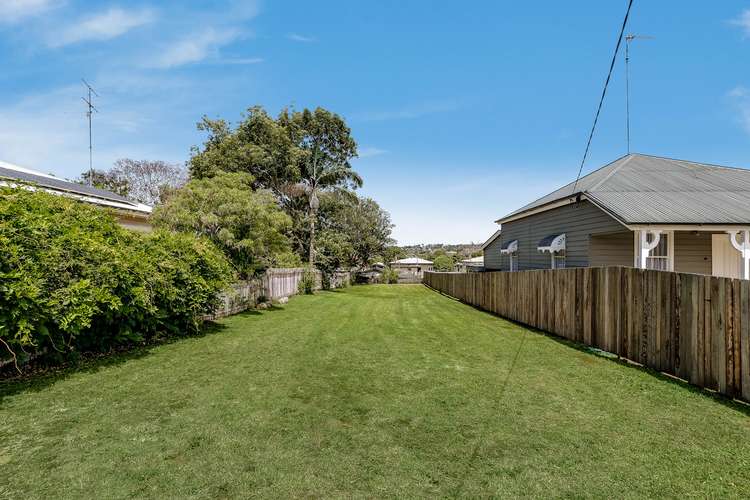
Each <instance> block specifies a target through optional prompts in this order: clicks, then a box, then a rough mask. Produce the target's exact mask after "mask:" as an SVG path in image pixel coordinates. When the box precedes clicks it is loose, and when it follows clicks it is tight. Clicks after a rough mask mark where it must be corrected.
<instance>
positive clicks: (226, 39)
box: [150, 28, 247, 68]
mask: <svg viewBox="0 0 750 500" xmlns="http://www.w3.org/2000/svg"><path fill="white" fill-rule="evenodd" d="M238 36H239V32H238V31H237V30H234V29H225V30H223V31H221V32H219V31H217V30H215V29H213V28H208V29H206V30H204V31H203V32H202V33H200V34H198V35H196V36H190V37H186V38H183V39H182V40H178V41H177V42H175V43H174V44H173V45H171V46H169V47H167V49H166V50H165V51H164V52H163V53H162V55H161V56H159V57H158V58H157V59H155V60H154V61H152V62H151V63H150V66H152V67H156V68H174V67H176V66H182V65H184V64H190V63H195V62H200V61H202V60H204V59H206V58H208V57H210V56H215V55H216V54H217V53H218V49H219V48H220V47H221V46H223V45H226V44H228V43H230V42H232V41H233V40H235V39H237V37H238ZM246 64H247V63H246Z"/></svg>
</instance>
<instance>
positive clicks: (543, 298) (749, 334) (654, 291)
mask: <svg viewBox="0 0 750 500" xmlns="http://www.w3.org/2000/svg"><path fill="white" fill-rule="evenodd" d="M424 283H425V284H426V285H427V286H429V287H431V288H433V289H435V290H437V291H440V292H442V293H444V294H446V295H450V296H451V297H455V298H456V299H459V300H461V301H463V302H466V303H468V304H471V305H474V306H477V307H479V308H481V309H484V310H486V311H490V312H493V313H495V314H498V315H500V316H503V317H505V318H508V319H511V320H514V321H517V322H519V323H523V324H525V325H529V326H532V327H535V328H539V329H540V330H544V331H547V332H550V333H553V334H556V335H559V336H561V337H564V338H566V339H570V340H573V341H575V342H579V343H582V344H585V345H588V346H592V347H596V348H599V349H602V350H604V351H608V352H611V353H614V354H617V355H618V356H621V357H623V358H626V359H628V360H631V361H635V362H637V363H640V364H642V365H645V366H648V367H650V368H653V369H655V370H659V371H662V372H664V373H668V374H671V375H675V376H677V377H680V378H682V379H684V380H686V381H688V382H690V383H691V384H694V385H697V386H699V387H705V388H708V389H713V390H716V391H718V392H720V393H722V394H726V395H727V396H730V397H736V398H741V399H744V400H746V401H750V281H748V280H737V279H730V278H717V277H712V276H700V275H696V274H683V273H672V272H665V271H651V270H642V269H634V268H627V267H603V268H578V269H556V270H538V271H521V272H512V273H511V272H486V273H435V272H428V273H425V278H424Z"/></svg>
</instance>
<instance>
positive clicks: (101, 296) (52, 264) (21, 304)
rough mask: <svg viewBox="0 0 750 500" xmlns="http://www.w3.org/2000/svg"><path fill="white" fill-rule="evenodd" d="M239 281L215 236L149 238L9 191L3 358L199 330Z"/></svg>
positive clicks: (5, 194)
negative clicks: (204, 318)
mask: <svg viewBox="0 0 750 500" xmlns="http://www.w3.org/2000/svg"><path fill="white" fill-rule="evenodd" d="M231 281H232V271H231V267H230V265H229V263H228V261H227V260H226V258H225V257H224V256H223V254H221V252H219V251H218V250H217V249H216V248H215V247H214V245H213V244H212V243H211V242H209V241H207V240H205V239H201V238H197V237H195V236H192V235H186V234H176V233H167V232H156V233H153V234H150V235H143V234H139V233H135V232H132V231H128V230H126V229H123V228H121V227H120V226H119V225H118V224H117V223H116V221H115V219H114V218H113V217H112V216H111V215H109V214H108V213H107V212H105V211H104V210H101V209H98V208H96V207H92V206H88V205H84V204H82V203H79V202H76V201H75V200H71V199H68V198H64V197H60V196H54V195H50V194H46V193H41V192H30V191H26V190H18V189H7V188H5V189H0V339H1V340H2V344H4V345H0V359H4V358H5V359H7V358H9V357H12V355H11V351H12V352H13V353H14V354H15V355H16V357H17V358H18V361H19V363H21V362H23V361H24V360H25V359H28V358H30V357H31V356H32V355H40V354H42V355H44V356H46V357H48V358H52V360H62V359H65V358H67V357H70V356H75V355H76V353H78V352H82V351H104V350H108V349H111V348H113V347H117V346H121V345H125V344H133V343H138V342H144V341H148V340H151V339H153V338H155V337H162V336H174V335H182V334H185V333H190V332H194V331H195V330H196V329H197V328H198V327H199V324H200V317H201V316H202V315H204V314H207V313H209V312H211V311H212V310H213V309H214V308H215V307H216V305H217V294H218V292H220V291H221V290H223V289H224V288H225V287H226V286H228V284H229V283H230V282H231Z"/></svg>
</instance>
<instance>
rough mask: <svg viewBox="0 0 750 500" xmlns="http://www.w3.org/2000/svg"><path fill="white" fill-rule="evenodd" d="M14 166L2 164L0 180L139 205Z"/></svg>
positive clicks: (107, 192) (108, 193)
mask: <svg viewBox="0 0 750 500" xmlns="http://www.w3.org/2000/svg"><path fill="white" fill-rule="evenodd" d="M14 167H15V166H14V165H11V164H8V163H5V162H0V178H4V179H9V180H13V181H19V182H23V183H31V184H36V185H38V186H42V187H46V188H50V189H54V190H58V191H66V192H69V193H75V194H79V195H82V196H93V197H96V198H102V199H104V200H110V201H117V202H120V203H125V204H128V205H133V207H136V206H137V205H138V204H137V203H135V202H132V201H130V200H128V199H127V198H125V197H123V196H120V195H118V194H115V193H112V192H110V191H105V190H104V189H98V188H95V187H89V186H86V185H83V184H76V183H75V182H70V181H66V180H63V179H58V178H57V177H54V176H52V175H47V174H42V173H41V172H39V173H37V172H34V171H33V170H30V169H26V168H19V167H16V168H14Z"/></svg>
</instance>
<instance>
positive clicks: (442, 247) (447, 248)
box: [399, 243, 482, 260]
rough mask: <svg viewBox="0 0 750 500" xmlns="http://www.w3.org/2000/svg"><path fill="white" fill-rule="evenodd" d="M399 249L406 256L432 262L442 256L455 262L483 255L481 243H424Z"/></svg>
mask: <svg viewBox="0 0 750 500" xmlns="http://www.w3.org/2000/svg"><path fill="white" fill-rule="evenodd" d="M399 248H400V249H401V251H402V252H403V253H404V254H405V255H416V256H417V257H422V258H423V259H430V260H432V259H434V257H435V256H437V255H441V254H445V255H450V256H451V257H453V258H454V260H461V259H465V258H469V257H474V256H477V255H482V244H481V243H457V244H448V243H424V244H420V245H404V246H400V247H399Z"/></svg>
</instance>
